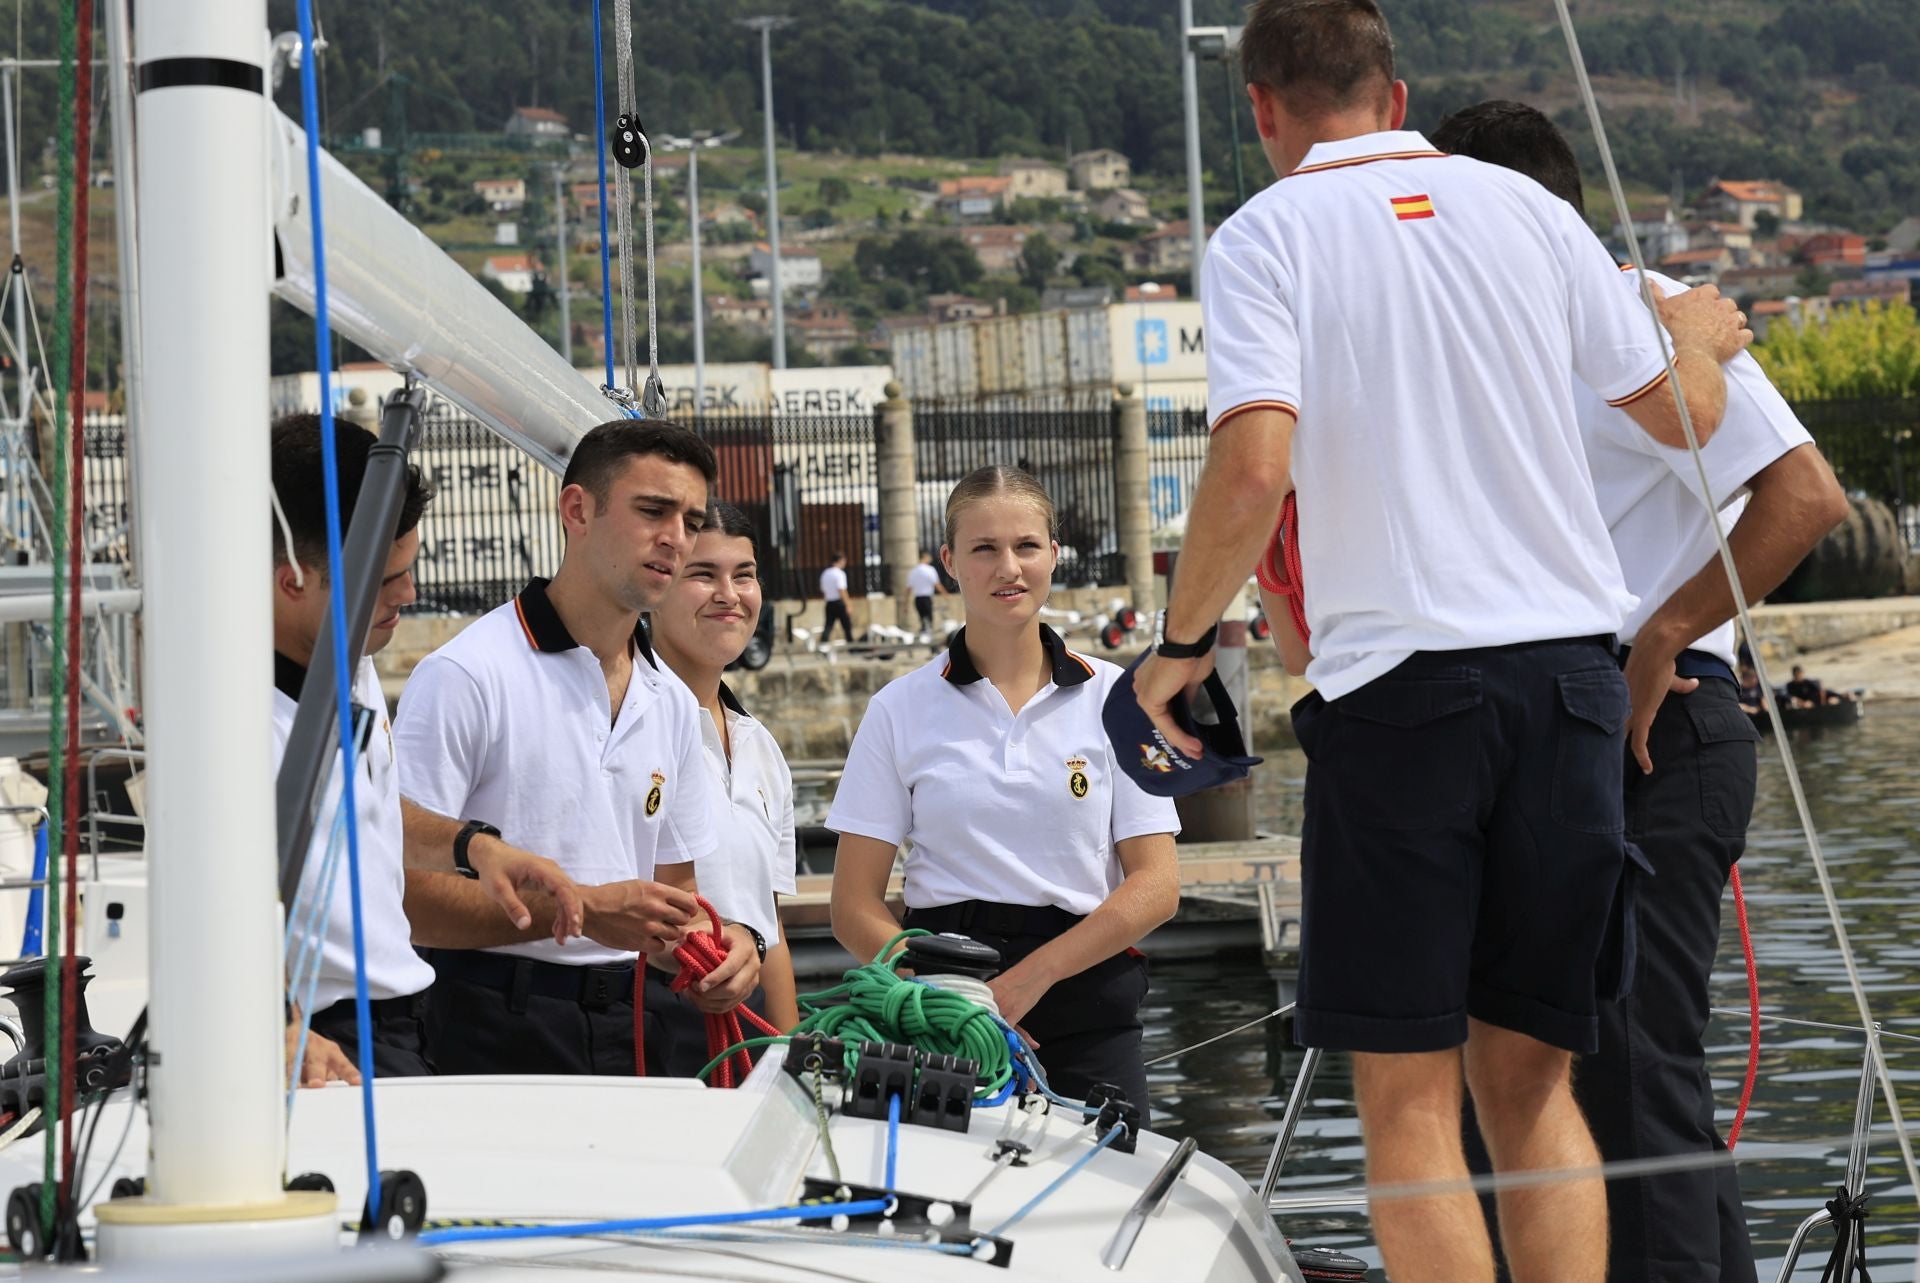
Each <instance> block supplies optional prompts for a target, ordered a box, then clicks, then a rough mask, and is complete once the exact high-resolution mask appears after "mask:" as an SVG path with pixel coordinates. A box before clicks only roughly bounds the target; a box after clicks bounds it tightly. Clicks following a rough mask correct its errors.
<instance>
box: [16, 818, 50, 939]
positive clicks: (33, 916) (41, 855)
mask: <svg viewBox="0 0 1920 1283" xmlns="http://www.w3.org/2000/svg"><path fill="white" fill-rule="evenodd" d="M33 880H34V881H35V882H40V883H44V882H45V881H46V880H47V826H46V825H44V824H37V825H35V826H34V829H33ZM46 901H47V889H46V887H45V886H36V887H35V888H34V889H33V892H32V894H30V895H29V896H28V897H27V930H26V934H25V935H23V936H22V937H21V938H20V956H21V957H23V958H37V957H39V956H40V953H41V950H43V949H45V948H46V937H45V935H44V934H43V933H44V932H45V931H46V919H47V904H46Z"/></svg>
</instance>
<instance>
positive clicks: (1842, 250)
mask: <svg viewBox="0 0 1920 1283" xmlns="http://www.w3.org/2000/svg"><path fill="white" fill-rule="evenodd" d="M1800 261H1801V262H1803V263H1809V264H1811V265H1812V266H1814V267H1821V268H1834V267H1839V266H1842V265H1845V266H1849V267H1859V266H1862V265H1864V264H1865V263H1866V261H1867V238H1866V237H1864V236H1855V235H1854V234H1853V233H1852V232H1820V233H1817V234H1815V235H1813V236H1809V237H1807V239H1806V240H1804V241H1801V242H1800Z"/></svg>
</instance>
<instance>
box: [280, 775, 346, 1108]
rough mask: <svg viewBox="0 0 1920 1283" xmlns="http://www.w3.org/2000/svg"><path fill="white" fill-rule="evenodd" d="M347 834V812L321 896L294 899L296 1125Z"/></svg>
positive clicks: (337, 821)
mask: <svg viewBox="0 0 1920 1283" xmlns="http://www.w3.org/2000/svg"><path fill="white" fill-rule="evenodd" d="M345 831H346V812H345V811H344V810H342V811H339V812H337V813H336V814H335V816H334V820H333V831H332V833H331V834H330V835H329V836H328V838H327V856H326V859H325V861H324V862H323V864H322V866H321V870H320V876H319V878H318V879H317V882H318V885H319V894H318V895H312V896H309V895H307V894H306V891H307V888H306V887H302V888H301V891H300V893H298V894H296V895H295V896H294V909H293V913H292V914H291V915H289V916H290V918H291V919H292V921H293V923H294V925H293V927H292V928H290V930H291V931H297V932H299V934H297V935H295V936H293V939H294V942H295V950H294V954H293V957H292V959H291V960H290V961H289V963H288V966H287V987H288V989H289V990H290V991H292V992H293V993H294V994H295V995H296V997H295V1001H296V1002H297V1003H298V1004H299V1007H300V1039H299V1042H298V1043H297V1044H296V1045H295V1047H294V1049H293V1075H292V1077H291V1079H290V1080H289V1081H288V1083H287V1122H288V1125H289V1126H291V1125H292V1122H293V1102H294V1100H295V1099H296V1098H298V1096H299V1094H300V1071H301V1070H302V1069H304V1068H305V1067H306V1063H307V1042H308V1037H309V1035H311V1034H312V1033H313V995H314V994H315V993H316V992H318V991H319V988H320V963H321V961H322V951H323V947H324V943H325V942H324V940H323V935H324V933H325V931H326V922H325V918H324V915H325V913H326V912H327V911H328V910H330V909H331V908H332V906H333V888H334V885H335V884H336V883H337V882H338V881H339V879H340V845H341V844H340V839H341V836H342V835H343V834H344V833H345Z"/></svg>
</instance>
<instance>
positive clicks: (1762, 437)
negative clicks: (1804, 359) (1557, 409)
mask: <svg viewBox="0 0 1920 1283" xmlns="http://www.w3.org/2000/svg"><path fill="white" fill-rule="evenodd" d="M1648 276H1649V278H1650V279H1651V280H1652V281H1653V283H1654V287H1655V288H1656V289H1658V290H1659V291H1660V292H1661V293H1662V294H1663V295H1671V294H1681V293H1684V292H1685V291H1686V288H1687V287H1686V286H1684V285H1682V284H1681V283H1680V282H1678V281H1676V280H1673V279H1672V278H1670V277H1666V276H1662V275H1660V274H1659V273H1658V272H1650V273H1648ZM1620 280H1621V282H1622V284H1624V285H1626V286H1627V287H1628V289H1629V292H1632V293H1634V294H1635V296H1636V297H1637V296H1638V289H1639V286H1638V285H1637V284H1636V282H1635V278H1634V276H1633V273H1632V272H1630V271H1627V272H1623V273H1622V274H1621V276H1620ZM1726 374H1727V413H1726V417H1725V418H1723V419H1722V420H1721V421H1720V427H1719V430H1718V431H1717V432H1715V433H1714V435H1713V437H1712V439H1711V440H1709V441H1708V442H1707V444H1706V445H1705V446H1703V447H1701V450H1700V455H1701V460H1702V462H1704V463H1705V464H1706V469H1707V479H1708V481H1709V482H1710V484H1711V489H1712V493H1713V498H1714V501H1715V502H1716V503H1717V504H1719V505H1720V520H1721V522H1722V523H1723V524H1724V526H1725V527H1726V528H1727V529H1729V530H1731V529H1732V528H1733V523H1734V522H1736V521H1738V520H1739V519H1740V514H1741V512H1742V511H1743V510H1744V509H1745V508H1746V506H1747V493H1746V484H1747V482H1748V481H1749V480H1751V479H1752V478H1753V476H1754V474H1755V473H1757V472H1759V471H1761V470H1762V469H1763V468H1765V467H1766V466H1767V465H1768V464H1770V463H1772V462H1774V461H1775V460H1776V459H1778V458H1780V456H1781V455H1784V454H1786V453H1787V452H1788V451H1790V450H1793V449H1796V448H1798V447H1799V446H1802V445H1805V444H1807V443H1808V442H1810V441H1812V440H1813V438H1812V436H1810V435H1809V434H1808V432H1807V430H1806V428H1804V427H1802V426H1801V424H1800V420H1799V419H1797V418H1796V417H1794V413H1793V410H1792V409H1791V407H1789V406H1788V405H1787V402H1786V399H1785V398H1784V397H1782V396H1781V395H1780V393H1779V391H1778V390H1776V389H1775V388H1774V386H1773V384H1772V383H1770V382H1768V380H1767V376H1766V373H1765V371H1763V370H1762V369H1761V368H1760V363H1759V362H1758V361H1756V360H1754V359H1753V357H1751V356H1750V355H1748V354H1747V353H1745V352H1742V353H1741V354H1740V355H1739V356H1736V357H1735V358H1734V359H1733V360H1732V361H1730V362H1729V363H1728V364H1727V366H1726ZM1574 392H1575V396H1576V397H1577V398H1578V402H1579V409H1580V431H1581V435H1582V436H1583V438H1584V439H1585V441H1586V444H1587V459H1588V462H1589V463H1590V464H1591V465H1592V467H1593V486H1594V493H1595V494H1596V495H1597V496H1598V497H1599V500H1600V515H1601V517H1602V518H1603V519H1604V520H1605V521H1606V523H1607V531H1608V533H1609V534H1611V535H1612V536H1613V546H1614V550H1615V551H1616V552H1617V553H1618V554H1619V556H1620V569H1621V571H1622V572H1623V573H1624V574H1625V575H1626V581H1627V590H1628V591H1629V592H1631V593H1633V594H1634V595H1635V596H1636V597H1638V598H1639V599H1640V604H1639V605H1637V606H1635V607H1634V608H1633V610H1632V611H1630V612H1628V615H1627V619H1626V623H1625V624H1624V625H1623V626H1622V627H1621V629H1620V640H1622V641H1624V642H1631V641H1632V640H1633V639H1634V637H1635V636H1637V635H1638V634H1639V631H1640V628H1641V626H1642V625H1643V624H1645V623H1646V622H1647V619H1648V617H1650V616H1651V615H1652V614H1653V612H1654V611H1656V610H1658V609H1659V608H1660V606H1661V604H1662V603H1663V602H1665V601H1666V600H1667V598H1669V597H1671V596H1672V595H1673V594H1674V593H1675V592H1676V591H1677V590H1678V589H1679V588H1680V586H1681V585H1682V584H1685V583H1686V582H1687V581H1688V580H1689V579H1691V578H1693V576H1694V575H1695V574H1697V573H1699V571H1700V568H1701V567H1702V566H1705V565H1706V564H1707V563H1708V562H1710V561H1712V560H1713V559H1714V558H1715V557H1716V556H1718V555H1719V549H1718V546H1717V543H1718V541H1717V540H1716V539H1715V538H1714V530H1713V524H1712V522H1711V521H1709V520H1708V517H1707V509H1706V504H1705V497H1704V495H1703V493H1702V491H1701V489H1700V475H1699V471H1698V469H1696V468H1695V467H1694V463H1693V456H1692V454H1691V453H1690V452H1689V451H1686V450H1673V449H1669V448H1668V447H1666V446H1663V445H1660V444H1659V443H1658V442H1656V441H1654V440H1653V439H1652V438H1651V437H1649V436H1648V435H1647V434H1646V433H1645V432H1642V431H1641V430H1640V428H1639V425H1637V424H1635V423H1634V422H1633V420H1632V419H1630V418H1628V417H1627V415H1626V414H1625V413H1624V412H1623V411H1620V410H1615V409H1612V408H1610V407H1608V405H1607V404H1606V403H1605V402H1604V401H1602V400H1601V399H1600V397H1599V396H1598V395H1596V394H1595V393H1594V392H1593V391H1591V390H1590V389H1588V388H1587V387H1585V386H1584V385H1578V386H1576V387H1575V389H1574ZM1692 649H1694V650H1699V651H1704V652H1706V653H1707V654H1710V655H1717V656H1719V657H1720V658H1721V659H1724V660H1726V661H1727V664H1728V666H1729V667H1731V666H1732V665H1733V663H1734V628H1733V622H1732V621H1731V620H1729V621H1728V622H1727V623H1725V624H1722V625H1721V626H1720V627H1719V628H1716V629H1714V630H1713V631H1712V632H1711V633H1709V634H1707V635H1706V636H1705V637H1702V638H1701V639H1700V640H1699V641H1697V642H1695V643H1694V644H1693V647H1692Z"/></svg>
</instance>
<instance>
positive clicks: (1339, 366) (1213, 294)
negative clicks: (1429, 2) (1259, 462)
mask: <svg viewBox="0 0 1920 1283" xmlns="http://www.w3.org/2000/svg"><path fill="white" fill-rule="evenodd" d="M1204 271H1205V287H1204V289H1203V291H1202V295H1201V297H1202V300H1203V304H1202V306H1203V313H1204V320H1205V326H1206V336H1207V384H1208V395H1207V400H1208V410H1209V413H1210V417H1211V420H1212V422H1213V425H1214V427H1215V428H1216V429H1217V428H1218V427H1219V426H1220V425H1221V424H1222V423H1223V422H1225V421H1226V420H1228V419H1230V418H1231V417H1232V416H1233V415H1234V414H1236V413H1238V412H1240V411H1242V410H1247V409H1252V408H1259V407H1271V406H1283V407H1285V408H1287V409H1290V410H1293V411H1294V412H1295V413H1296V414H1297V415H1298V419H1299V425H1298V428H1297V429H1296V431H1295V433H1294V436H1293V455H1292V470H1293V480H1294V482H1295V484H1296V485H1297V487H1298V491H1299V516H1300V542H1301V550H1302V560H1303V563H1304V564H1303V570H1304V577H1305V580H1306V611H1307V619H1308V623H1309V624H1310V625H1311V627H1312V630H1313V661H1312V663H1311V664H1310V665H1309V667H1308V669H1307V677H1308V678H1309V679H1310V680H1311V681H1312V682H1313V683H1314V684H1315V685H1316V686H1317V687H1318V688H1319V690H1320V692H1321V693H1322V694H1323V695H1324V696H1325V697H1326V698H1328V699H1336V698H1338V697H1339V696H1341V695H1344V694H1346V693H1347V692H1349V691H1351V690H1354V689H1355V688H1357V687H1359V686H1362V685H1364V684H1365V683H1367V682H1369V681H1371V680H1372V679H1374V678H1375V677H1378V676H1380V675H1381V674H1382V673H1385V672H1386V671H1388V670H1389V669H1391V668H1393V667H1394V666H1395V665H1397V664H1399V663H1400V662H1401V661H1402V660H1404V659H1405V658H1406V657H1407V656H1408V655H1410V654H1412V653H1413V652H1415V651H1425V650H1459V649H1463V648H1467V647H1474V646H1491V645H1506V644H1510V643H1514V642H1526V641H1541V640H1546V639H1550V638H1558V637H1580V636H1587V635H1593V634H1606V633H1613V632H1616V631H1618V629H1619V628H1620V625H1621V623H1622V622H1623V621H1624V619H1625V618H1626V612H1627V611H1628V610H1629V609H1631V607H1632V606H1633V604H1634V603H1633V598H1632V596H1631V595H1630V594H1629V593H1628V592H1627V589H1626V587H1625V584H1624V582H1623V581H1622V578H1621V574H1620V567H1619V563H1618V561H1617V560H1616V559H1615V556H1614V551H1613V545H1612V543H1611V541H1609V539H1608V538H1607V530H1606V523H1605V522H1604V521H1602V520H1601V517H1600V511H1599V507H1598V505H1597V504H1596V502H1595V500H1594V497H1593V482H1592V478H1591V475H1590V474H1589V472H1588V468H1587V460H1586V453H1585V451H1584V450H1583V449H1582V446H1581V441H1580V432H1579V427H1578V424H1577V422H1576V416H1575V410H1574V400H1573V389H1572V384H1573V380H1572V379H1571V378H1570V377H1569V374H1568V372H1569V370H1571V371H1573V372H1574V373H1576V374H1578V376H1579V377H1580V378H1581V379H1583V380H1584V381H1585V382H1586V383H1587V384H1588V385H1589V386H1591V387H1592V388H1594V389H1595V390H1596V391H1597V392H1599V393H1600V394H1601V395H1602V396H1603V397H1605V398H1606V399H1607V400H1608V401H1609V402H1610V403H1612V404H1615V405H1625V404H1627V403H1629V402H1631V401H1633V400H1635V399H1637V398H1638V397H1640V396H1644V395H1645V394H1647V393H1648V392H1651V391H1653V390H1654V389H1656V388H1657V387H1659V386H1660V384H1661V382H1662V381H1663V379H1664V377H1665V371H1664V364H1663V360H1662V357H1663V353H1662V351H1661V349H1660V342H1661V340H1660V339H1659V338H1658V337H1656V329H1655V327H1654V325H1653V323H1652V322H1651V320H1650V319H1649V318H1648V317H1647V315H1646V312H1645V310H1644V308H1642V307H1641V306H1640V305H1639V304H1637V303H1636V302H1635V301H1634V300H1633V298H1632V297H1630V296H1629V295H1628V294H1627V293H1626V292H1625V291H1623V290H1621V289H1620V288H1619V274H1618V271H1617V269H1616V267H1615V264H1614V261H1613V259H1612V257H1611V256H1609V255H1608V254H1607V252H1606V250H1605V249H1604V248H1603V247H1602V246H1601V244H1600V242H1599V241H1598V240H1597V239H1596V238H1595V237H1594V235H1593V233H1592V231H1590V230H1589V229H1588V228H1587V226H1586V224H1585V223H1584V222H1582V221H1581V219H1580V217H1579V216H1578V215H1577V214H1575V213H1574V211H1573V209H1572V207H1571V206H1569V205H1568V204H1567V203H1566V202H1565V201H1562V200H1560V199H1558V198H1557V197H1554V196H1551V195H1549V194H1548V193H1547V192H1546V190H1545V189H1544V188H1542V187H1541V186H1540V185H1539V184H1538V183H1536V182H1534V181H1533V180H1532V179H1530V178H1526V177H1524V176H1522V175H1520V174H1516V173H1514V172H1512V171H1510V170H1506V169H1501V168H1499V167H1497V166H1493V165H1486V164H1482V163H1480V162H1478V161H1474V160H1469V159H1466V158H1464V157H1449V156H1443V155H1442V154H1440V153H1439V152H1437V151H1435V150H1434V149H1433V148H1432V146H1431V145H1430V144H1429V143H1428V142H1427V140H1426V139H1425V138H1423V137H1421V136H1420V135H1419V134H1417V133H1411V132H1391V133H1379V134H1370V135H1365V136H1362V137H1359V138H1351V139H1346V140H1344V141H1341V142H1334V143H1322V144H1320V145H1319V146H1316V147H1315V148H1314V149H1313V150H1312V151H1311V152H1309V153H1308V155H1307V157H1306V159H1305V161H1304V163H1303V164H1302V165H1301V166H1300V167H1299V168H1298V169H1296V170H1295V171H1294V172H1293V173H1292V174H1290V175H1288V176H1287V177H1286V178H1285V179H1283V180H1281V181H1280V182H1277V183H1275V184H1273V185H1272V186H1271V187H1269V188H1267V189H1266V190H1265V191H1263V192H1261V193H1260V194H1259V195H1258V196H1256V197H1254V198H1253V199H1252V200H1250V201H1248V202H1247V204H1246V205H1244V206H1243V207H1242V208H1241V209H1240V211H1239V212H1238V213H1236V214H1234V215H1233V217H1232V218H1230V219H1228V220H1227V222H1226V224H1225V225H1224V226H1223V227H1222V228H1221V229H1220V231H1219V233H1218V234H1217V235H1216V236H1215V237H1214V238H1213V240H1212V242H1211V243H1210V245H1209V247H1208V251H1207V256H1206V260H1205V268H1204Z"/></svg>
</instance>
